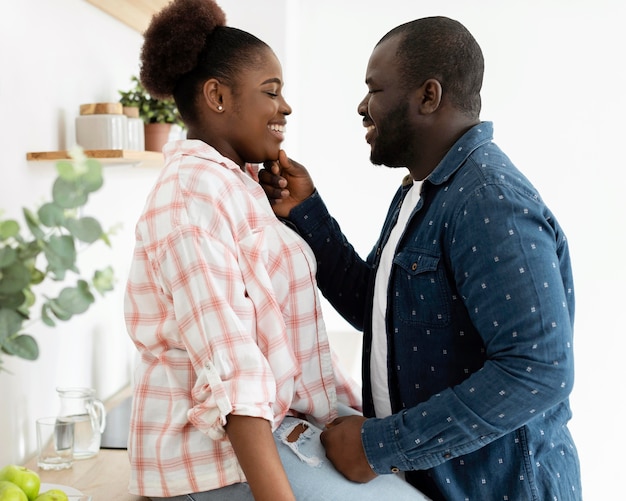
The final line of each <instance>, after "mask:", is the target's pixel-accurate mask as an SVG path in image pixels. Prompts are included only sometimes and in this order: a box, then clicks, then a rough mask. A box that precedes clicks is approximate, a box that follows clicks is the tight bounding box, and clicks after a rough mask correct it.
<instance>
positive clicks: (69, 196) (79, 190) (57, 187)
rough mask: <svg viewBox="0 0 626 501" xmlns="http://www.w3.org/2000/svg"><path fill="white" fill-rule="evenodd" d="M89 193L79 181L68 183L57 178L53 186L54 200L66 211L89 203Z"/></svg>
mask: <svg viewBox="0 0 626 501" xmlns="http://www.w3.org/2000/svg"><path fill="white" fill-rule="evenodd" d="M87 198H88V193H87V192H86V191H85V190H84V188H83V186H82V185H81V182H80V180H79V179H75V180H72V181H68V180H66V179H63V178H60V177H59V178H57V179H56V181H55V182H54V185H53V186H52V199H53V200H54V203H56V204H58V205H59V206H60V207H62V208H64V209H75V208H76V207H82V206H83V205H85V204H86V203H87Z"/></svg>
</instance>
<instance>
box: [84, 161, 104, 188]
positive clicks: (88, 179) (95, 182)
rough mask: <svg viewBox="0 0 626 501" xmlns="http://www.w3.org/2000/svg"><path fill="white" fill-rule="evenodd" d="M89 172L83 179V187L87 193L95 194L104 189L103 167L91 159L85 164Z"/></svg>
mask: <svg viewBox="0 0 626 501" xmlns="http://www.w3.org/2000/svg"><path fill="white" fill-rule="evenodd" d="M85 164H86V167H87V172H85V173H84V174H83V175H82V176H81V178H80V181H81V186H82V188H83V189H84V190H85V191H86V192H87V193H93V192H94V191H98V190H99V189H100V188H102V185H103V184H104V178H103V177H102V165H100V163H99V162H96V161H95V160H94V159H92V158H90V159H88V160H87V162H86V163H85Z"/></svg>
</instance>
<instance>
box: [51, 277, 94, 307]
mask: <svg viewBox="0 0 626 501" xmlns="http://www.w3.org/2000/svg"><path fill="white" fill-rule="evenodd" d="M94 301H95V298H94V296H93V294H92V293H91V292H90V291H89V285H88V284H87V282H85V281H84V280H81V281H79V282H78V285H77V286H76V287H65V288H64V289H63V290H62V291H61V292H60V294H59V297H57V298H56V299H53V300H52V301H51V302H50V303H51V305H54V306H56V307H58V308H60V309H61V310H63V311H65V312H67V313H69V314H71V315H76V314H79V313H85V312H86V311H87V310H88V309H89V306H91V304H92V303H93V302H94ZM54 306H53V309H54ZM55 313H56V312H55Z"/></svg>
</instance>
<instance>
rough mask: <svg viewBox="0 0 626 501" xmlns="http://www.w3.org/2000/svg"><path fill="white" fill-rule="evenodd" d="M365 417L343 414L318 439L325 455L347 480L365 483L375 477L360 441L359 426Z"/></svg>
mask: <svg viewBox="0 0 626 501" xmlns="http://www.w3.org/2000/svg"><path fill="white" fill-rule="evenodd" d="M365 419H366V418H364V417H362V416H344V417H340V418H337V419H335V420H334V421H333V422H332V423H330V424H329V425H327V427H326V430H324V431H323V432H322V435H321V436H320V440H321V441H322V445H323V446H324V448H325V449H326V457H327V458H328V459H329V460H330V462H331V463H332V464H333V465H334V466H335V468H336V469H337V471H339V472H340V473H341V474H343V476H344V477H346V478H347V479H348V480H352V481H353V482H360V483H365V482H369V481H370V480H373V479H374V478H376V476H377V475H376V473H374V471H373V470H372V469H371V468H370V465H369V463H368V461H367V456H366V455H365V451H364V450H363V444H362V442H361V427H362V425H363V422H364V421H365Z"/></svg>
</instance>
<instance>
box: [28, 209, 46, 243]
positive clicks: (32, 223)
mask: <svg viewBox="0 0 626 501" xmlns="http://www.w3.org/2000/svg"><path fill="white" fill-rule="evenodd" d="M22 212H23V213H24V220H25V221H26V225H27V226H28V229H29V230H30V232H31V233H32V234H33V236H34V237H35V238H37V239H39V240H43V239H44V238H45V237H46V235H45V233H44V232H43V231H42V230H41V228H39V219H37V216H36V215H35V213H34V212H32V211H30V210H28V209H26V208H25V209H24V210H23V211H22Z"/></svg>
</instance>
